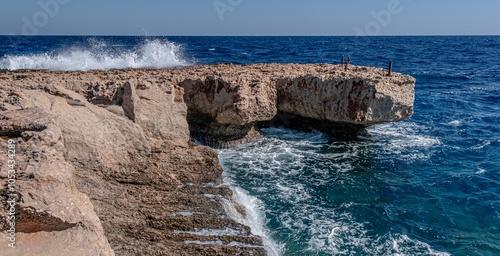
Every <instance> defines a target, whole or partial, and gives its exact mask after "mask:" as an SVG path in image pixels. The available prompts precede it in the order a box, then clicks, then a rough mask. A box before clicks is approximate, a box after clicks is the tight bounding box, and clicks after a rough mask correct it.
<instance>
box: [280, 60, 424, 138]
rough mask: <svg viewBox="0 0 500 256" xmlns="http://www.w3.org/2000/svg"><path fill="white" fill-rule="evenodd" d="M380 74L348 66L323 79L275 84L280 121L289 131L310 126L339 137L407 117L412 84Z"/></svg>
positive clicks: (314, 77) (316, 76)
mask: <svg viewBox="0 0 500 256" xmlns="http://www.w3.org/2000/svg"><path fill="white" fill-rule="evenodd" d="M384 75H385V71H384V70H381V69H376V68H367V67H352V66H351V69H350V71H349V72H343V71H342V70H338V69H334V70H333V72H331V73H329V74H326V75H325V74H318V73H317V74H314V75H313V74H307V75H302V76H298V77H291V78H284V79H279V80H278V82H277V88H278V110H279V112H280V115H279V118H280V119H281V120H282V121H283V122H285V124H286V125H287V126H289V127H297V126H298V127H302V128H307V127H311V128H314V129H316V130H319V131H322V132H325V133H327V134H331V135H334V136H341V137H342V136H351V135H354V136H355V135H357V134H360V133H361V132H362V131H363V130H364V128H366V127H368V126H372V125H376V124H383V123H387V122H396V121H401V120H405V119H408V118H410V117H411V116H412V115H413V102H414V86H415V79H414V78H412V77H410V76H404V75H401V74H397V73H396V74H394V73H393V74H392V76H391V77H385V76H384Z"/></svg>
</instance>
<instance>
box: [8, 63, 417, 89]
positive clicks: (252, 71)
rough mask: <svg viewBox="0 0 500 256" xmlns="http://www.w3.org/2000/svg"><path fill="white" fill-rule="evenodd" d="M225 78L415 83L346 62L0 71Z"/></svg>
mask: <svg viewBox="0 0 500 256" xmlns="http://www.w3.org/2000/svg"><path fill="white" fill-rule="evenodd" d="M211 76H213V77H223V78H224V79H225V80H226V81H228V82H244V81H249V82H252V81H254V82H264V81H265V80H276V79H280V78H285V77H287V78H290V77H291V78H293V77H300V76H317V77H321V78H323V79H328V78H345V79H351V78H363V79H372V80H378V81H384V82H389V81H390V82H391V83H395V84H402V83H408V82H414V79H413V78H412V77H411V76H408V75H402V74H400V73H396V72H393V73H392V75H391V77H387V70H386V69H383V68H376V67H364V66H354V65H349V68H348V70H347V71H344V65H332V64H294V63H289V64H280V63H269V64H266V63H264V64H245V65H233V64H214V65H196V66H189V67H177V68H172V69H116V70H108V71H105V70H91V71H48V70H14V71H9V70H0V83H2V82H6V81H7V82H8V81H13V80H19V79H22V80H23V82H24V83H26V82H29V81H33V82H49V81H51V80H52V79H57V80H60V79H63V80H75V79H77V80H88V81H99V80H117V81H119V80H129V79H151V80H157V81H158V80H165V81H167V82H173V83H178V82H180V81H182V80H184V79H186V78H190V79H199V78H204V77H211Z"/></svg>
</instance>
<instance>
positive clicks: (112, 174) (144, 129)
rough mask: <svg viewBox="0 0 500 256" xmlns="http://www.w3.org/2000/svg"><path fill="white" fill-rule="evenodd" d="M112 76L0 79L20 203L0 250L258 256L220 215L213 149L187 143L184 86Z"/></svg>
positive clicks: (236, 226)
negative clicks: (13, 231) (12, 238)
mask: <svg viewBox="0 0 500 256" xmlns="http://www.w3.org/2000/svg"><path fill="white" fill-rule="evenodd" d="M110 72H116V74H113V73H108V72H104V71H94V72H93V73H92V72H45V71H19V72H6V73H3V74H1V75H0V89H1V90H0V102H1V103H0V109H1V111H0V117H1V118H0V135H1V136H4V137H2V139H0V142H1V143H0V146H1V147H2V149H7V140H6V139H8V138H13V139H15V140H16V144H17V147H18V151H17V156H16V162H17V163H18V166H17V171H18V175H19V176H18V180H17V184H18V186H17V187H16V189H17V191H18V193H19V196H20V202H19V204H18V207H17V208H16V212H17V213H18V217H17V218H18V219H17V220H18V222H17V225H16V227H17V228H18V229H17V231H18V233H17V241H16V242H17V244H16V249H15V250H12V249H11V248H8V247H7V243H2V244H1V245H0V246H2V255H4V254H5V253H6V254H5V255H35V254H36V255H69V254H71V255H114V254H116V255H235V254H241V255H250V254H252V255H265V254H266V251H265V249H264V247H263V246H262V240H261V239H260V238H259V237H256V236H253V235H252V234H251V233H250V229H249V228H248V227H246V226H244V225H242V224H240V223H237V222H236V221H234V220H233V219H232V218H230V217H229V216H228V214H227V213H226V211H225V208H224V205H226V204H231V197H232V192H231V190H230V189H229V188H227V187H226V186H224V185H222V176H221V174H222V168H221V167H220V164H219V162H218V160H217V154H216V153H215V152H214V151H213V150H212V149H210V148H208V147H204V146H199V145H197V144H195V143H193V142H190V139H189V130H188V124H187V121H186V113H187V106H186V105H185V103H184V101H183V97H182V95H183V89H182V88H180V87H178V86H176V85H173V84H171V83H169V82H168V81H166V80H163V78H161V77H160V78H158V79H157V80H156V79H153V80H151V81H150V80H149V75H150V73H149V72H156V71H144V70H127V71H110ZM143 72H144V73H143ZM141 74H143V77H142V78H141ZM112 81H114V82H112ZM91 84H92V85H91ZM96 84H97V85H106V86H96ZM96 95H98V96H96ZM92 103H94V104H92ZM5 136H6V137H5ZM4 153H5V152H4ZM5 157H6V154H2V156H1V158H0V160H2V162H1V163H0V164H2V170H6V168H4V166H3V165H4V164H5V163H7V160H6V159H5ZM6 177H7V174H6V173H1V177H0V178H1V181H2V183H1V184H2V188H1V195H2V198H3V199H2V204H3V205H4V206H5V207H8V206H6V205H5V202H6V197H7V193H8V191H7V187H6V186H5V185H6V182H7V179H6ZM2 208H3V209H4V210H3V211H2V212H1V216H0V218H1V222H0V226H1V227H0V231H1V232H0V234H1V236H2V237H1V238H2V239H4V238H5V241H7V237H6V233H5V232H3V231H5V230H6V229H7V224H8V223H7V222H5V216H6V214H7V212H6V210H5V209H7V208H4V207H2ZM205 231H207V232H205ZM4 247H5V248H4ZM4 252H5V253H4Z"/></svg>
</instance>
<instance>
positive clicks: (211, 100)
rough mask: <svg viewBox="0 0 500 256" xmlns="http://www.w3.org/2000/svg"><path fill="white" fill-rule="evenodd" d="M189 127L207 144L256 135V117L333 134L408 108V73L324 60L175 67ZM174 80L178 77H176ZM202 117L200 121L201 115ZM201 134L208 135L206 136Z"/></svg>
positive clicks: (358, 130) (358, 129) (399, 116)
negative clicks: (318, 61) (181, 88)
mask: <svg viewBox="0 0 500 256" xmlns="http://www.w3.org/2000/svg"><path fill="white" fill-rule="evenodd" d="M173 73H175V74H176V76H179V75H180V74H182V73H188V74H189V75H188V76H189V77H190V78H189V79H187V80H184V81H182V82H180V83H179V85H180V86H182V87H183V88H184V89H185V92H186V93H185V95H184V98H185V101H186V103H187V105H188V112H189V113H190V116H193V117H194V118H192V119H191V120H190V124H191V133H192V135H194V136H195V137H196V138H198V139H200V140H201V141H203V142H207V143H208V144H211V145H215V146H218V145H221V144H223V143H220V142H217V140H219V141H223V142H228V141H229V142H231V141H238V140H239V139H243V140H245V139H246V138H253V137H256V136H258V133H257V132H256V131H255V127H256V126H259V125H258V123H262V122H264V123H265V122H268V121H271V120H272V119H274V120H273V123H274V125H283V126H285V127H289V128H299V129H310V128H313V129H316V130H320V131H322V132H325V133H327V134H330V135H334V136H339V137H352V136H356V135H358V134H362V133H363V131H364V128H366V127H368V126H372V125H376V124H382V123H387V122H394V121H401V120H405V119H408V118H410V117H411V116H412V115H413V102H414V86H415V79H414V78H412V77H411V76H407V75H401V74H399V73H393V74H392V75H391V77H387V76H386V74H387V71H386V70H384V69H382V68H372V67H356V66H350V68H349V70H348V71H344V67H343V66H341V65H329V64H310V65H301V64H252V65H243V66H238V65H230V64H220V65H212V66H199V67H196V68H194V69H192V68H191V69H189V68H188V69H178V70H176V71H174V72H173ZM177 80H178V81H180V80H182V78H180V79H179V78H177ZM200 120H201V121H200ZM207 138H208V139H207Z"/></svg>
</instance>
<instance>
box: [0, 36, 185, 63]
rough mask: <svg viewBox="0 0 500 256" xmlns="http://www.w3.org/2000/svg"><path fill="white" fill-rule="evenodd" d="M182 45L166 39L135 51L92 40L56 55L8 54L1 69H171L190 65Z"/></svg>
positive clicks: (143, 45) (157, 40) (145, 45)
mask: <svg viewBox="0 0 500 256" xmlns="http://www.w3.org/2000/svg"><path fill="white" fill-rule="evenodd" d="M191 64H192V63H190V62H189V61H187V60H185V59H184V57H183V54H182V46H181V45H179V44H176V43H173V42H170V41H168V40H166V39H153V40H145V41H144V42H142V43H141V44H139V45H137V46H136V47H134V48H133V49H125V48H123V47H122V46H120V45H115V44H113V43H112V42H107V41H104V40H101V39H95V38H90V39H88V40H87V44H85V45H84V46H82V45H78V46H71V47H69V48H66V49H60V50H57V51H54V52H48V53H39V54H26V55H5V56H4V57H2V58H1V59H0V69H9V70H18V69H46V70H64V71H69V70H82V71H87V70H92V69H100V70H109V69H122V68H171V67H175V66H185V65H191Z"/></svg>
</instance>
